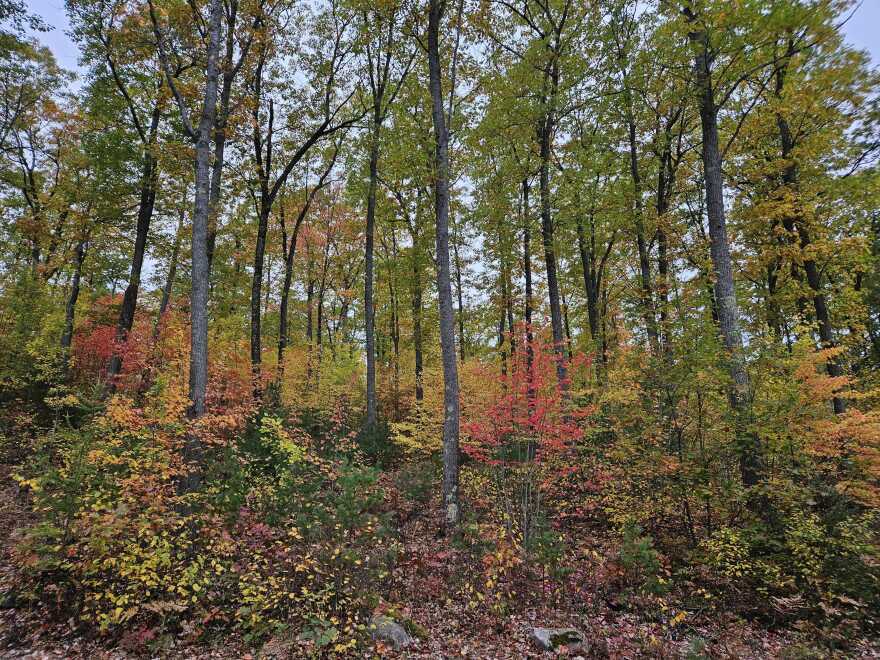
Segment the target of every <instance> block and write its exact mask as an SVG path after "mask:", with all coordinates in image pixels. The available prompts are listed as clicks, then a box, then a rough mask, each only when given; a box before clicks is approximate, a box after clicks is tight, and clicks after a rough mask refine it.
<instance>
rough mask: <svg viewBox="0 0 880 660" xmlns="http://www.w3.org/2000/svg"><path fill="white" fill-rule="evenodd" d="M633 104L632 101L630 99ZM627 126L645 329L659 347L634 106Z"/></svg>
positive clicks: (649, 337)
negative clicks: (633, 114) (633, 112)
mask: <svg viewBox="0 0 880 660" xmlns="http://www.w3.org/2000/svg"><path fill="white" fill-rule="evenodd" d="M629 103H630V104H631V103H632V101H631V100H630V101H629ZM627 128H628V137H629V169H630V175H631V176H632V181H633V216H634V218H633V219H634V222H635V227H636V246H637V247H638V251H639V276H640V280H641V287H642V316H643V318H644V320H645V331H646V332H647V334H648V345H649V347H650V348H651V349H652V350H654V351H656V349H657V344H658V342H657V319H656V317H655V316H654V291H653V287H652V285H651V261H650V256H649V254H648V241H647V239H646V237H645V218H644V209H643V204H642V175H641V172H640V171H639V154H638V144H637V142H636V122H635V119H634V118H633V116H632V107H631V106H628V107H627Z"/></svg>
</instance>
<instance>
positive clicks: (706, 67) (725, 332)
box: [690, 32, 761, 487]
mask: <svg viewBox="0 0 880 660" xmlns="http://www.w3.org/2000/svg"><path fill="white" fill-rule="evenodd" d="M690 37H691V39H692V40H693V41H694V42H695V44H696V45H697V46H698V47H699V52H698V54H697V56H696V60H695V70H696V84H697V92H698V94H699V106H700V125H701V128H702V137H703V150H702V158H703V170H704V177H705V185H706V214H707V216H708V219H709V238H710V252H711V256H712V266H713V270H714V275H715V305H716V307H717V312H718V325H719V327H720V329H721V336H722V339H723V341H724V347H725V349H726V350H727V353H728V356H727V359H728V369H729V371H730V376H731V379H732V380H733V387H732V388H731V389H730V403H731V408H732V409H733V411H734V414H735V415H736V418H737V442H738V444H739V450H740V473H741V476H742V481H743V484H744V485H745V486H747V487H750V486H754V485H755V484H756V483H757V482H758V479H759V476H760V470H761V447H760V440H759V439H758V437H757V436H756V435H755V434H753V433H751V432H748V431H747V430H746V429H745V428H744V427H745V425H746V424H747V422H748V419H747V418H748V414H749V409H750V401H749V398H750V393H749V388H750V381H749V374H748V371H747V370H746V364H745V356H744V354H743V338H742V332H741V331H740V326H739V308H738V306H737V302H736V289H735V287H734V280H733V262H732V260H731V257H730V244H729V241H728V238H727V222H726V219H725V214H724V180H723V174H722V169H721V167H722V163H721V148H720V145H719V139H718V107H717V106H716V105H715V91H714V88H713V86H712V70H711V60H710V59H709V54H708V43H707V38H706V36H705V34H704V33H701V32H693V33H691V35H690Z"/></svg>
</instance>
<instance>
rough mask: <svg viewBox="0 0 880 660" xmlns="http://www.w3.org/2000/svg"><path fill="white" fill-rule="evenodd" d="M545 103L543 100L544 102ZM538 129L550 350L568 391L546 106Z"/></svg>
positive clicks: (550, 118) (549, 114) (550, 128)
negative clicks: (551, 337) (551, 207)
mask: <svg viewBox="0 0 880 660" xmlns="http://www.w3.org/2000/svg"><path fill="white" fill-rule="evenodd" d="M545 103H546V101H545ZM545 113H546V114H545V116H544V117H543V118H542V120H541V123H540V126H539V128H538V138H539V143H540V145H539V146H540V156H541V170H540V177H539V180H540V193H541V239H542V242H543V246H544V262H545V264H546V268H547V293H548V297H549V298H550V324H551V326H552V328H553V350H554V352H555V353H556V379H557V381H558V383H559V387H560V389H561V390H562V391H563V392H567V391H568V378H567V374H566V371H567V368H566V363H565V337H564V336H563V328H562V307H561V306H560V304H559V281H558V278H557V273H556V247H555V246H554V244H553V218H552V216H551V209H550V156H551V154H550V140H551V139H552V132H553V112H552V110H551V109H545Z"/></svg>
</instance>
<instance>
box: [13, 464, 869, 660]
mask: <svg viewBox="0 0 880 660" xmlns="http://www.w3.org/2000/svg"><path fill="white" fill-rule="evenodd" d="M11 472H12V467H11V466H8V465H0V543H2V547H0V552H2V557H0V594H7V593H10V592H11V590H12V589H13V588H14V582H15V579H16V575H17V574H18V570H17V567H16V566H15V564H14V560H13V548H14V544H15V542H16V532H17V531H18V530H21V529H22V528H23V527H25V526H26V525H27V524H28V523H29V521H31V520H32V515H31V513H30V510H29V508H28V502H27V499H26V498H25V497H24V496H23V495H22V494H21V493H20V492H19V489H18V485H17V484H16V483H15V482H14V481H13V480H12V479H11V478H10V474H11ZM387 485H388V487H389V489H390V490H391V491H392V494H393V496H392V497H391V498H389V499H388V500H387V502H386V504H387V506H388V507H389V513H391V514H392V519H394V520H395V521H396V523H397V524H398V528H397V532H398V534H399V539H400V541H401V543H402V545H403V552H402V554H401V557H402V560H401V561H400V562H399V563H398V565H397V566H396V568H395V570H394V576H393V579H392V581H391V588H390V590H389V593H388V595H387V597H388V600H389V601H390V602H393V603H395V606H394V607H395V610H394V611H395V614H396V616H398V617H404V618H405V619H407V620H409V621H411V622H415V623H416V624H417V626H418V629H419V631H420V635H418V636H417V637H416V639H415V642H414V643H413V644H412V645H410V646H409V647H408V648H406V649H405V650H403V651H399V652H395V651H394V650H392V649H391V648H389V647H387V646H385V645H383V644H382V643H381V642H376V643H375V645H373V646H372V647H369V648H366V649H361V650H359V651H358V652H357V653H356V654H355V655H354V656H353V657H368V658H375V657H389V658H486V659H495V658H497V659H501V658H551V657H572V658H576V657H583V658H641V657H653V658H707V657H712V658H821V657H830V656H829V654H828V653H827V652H822V651H819V650H817V649H815V648H814V647H811V645H809V644H808V643H806V642H804V641H803V636H802V635H800V634H799V633H797V632H796V631H785V630H778V631H771V630H769V629H767V628H766V627H762V626H761V625H759V624H756V623H749V622H747V621H744V620H743V619H741V618H738V617H735V616H732V615H731V616H724V615H719V614H718V612H717V611H715V612H713V613H711V614H701V613H699V612H697V613H693V614H691V613H689V616H688V618H687V621H686V622H684V621H682V622H676V621H675V620H673V621H670V619H671V618H674V617H672V616H671V615H670V614H669V612H667V613H665V614H664V613H663V612H660V611H657V610H652V608H650V607H649V608H645V609H639V608H638V607H633V606H632V605H630V606H621V605H620V603H618V602H617V601H616V600H615V598H614V596H613V594H610V595H609V594H608V593H607V592H606V593H603V594H602V595H601V596H600V597H597V598H593V599H584V598H583V596H582V594H581V595H580V597H579V598H577V599H574V598H560V597H559V596H558V594H557V596H556V597H553V598H551V597H546V596H545V595H542V594H541V591H542V585H541V584H540V583H537V584H535V583H532V584H528V585H522V584H520V585H515V589H514V591H515V593H516V594H517V595H516V596H515V602H510V603H508V604H507V605H506V606H505V607H504V608H503V611H498V610H496V611H494V612H490V611H489V608H487V607H473V606H472V604H469V603H468V602H466V599H463V598H461V597H460V595H459V597H458V598H456V597H454V595H455V594H453V593H451V592H450V590H449V585H450V584H451V583H452V582H454V581H455V580H453V579H452V576H460V575H468V574H472V575H479V573H480V570H481V567H480V566H479V562H476V564H477V565H476V566H475V565H474V564H475V560H474V558H473V555H471V554H469V553H467V552H465V551H462V550H460V549H456V548H455V547H453V546H452V545H450V544H449V543H448V542H447V541H446V540H444V539H442V538H438V535H437V531H436V530H437V529H438V521H437V520H436V519H435V517H434V512H435V511H436V507H432V506H430V505H422V506H419V505H414V504H413V503H410V502H405V501H403V500H402V499H401V498H400V496H399V493H396V492H394V490H395V489H394V486H393V480H392V479H391V478H390V477H389V478H387ZM429 504H430V503H429ZM591 545H592V546H593V548H595V551H598V552H602V550H603V547H604V541H603V540H602V539H597V538H594V539H593V540H592V541H591ZM575 577H577V576H575ZM592 579H593V578H591V577H590V576H586V575H585V576H583V583H584V587H585V589H586V590H590V589H591V588H592V587H591V580H592ZM459 581H460V580H459ZM598 591H601V589H599V590H597V593H598ZM15 605H16V603H15V602H9V599H8V598H7V599H6V600H0V658H30V659H34V660H38V659H40V660H42V659H50V658H51V659H56V658H57V659H62V658H64V659H67V658H70V659H78V658H89V659H90V660H111V659H119V658H136V657H145V656H144V655H143V654H132V653H130V652H127V651H125V650H123V649H122V648H119V647H118V646H117V645H116V644H115V643H112V642H110V640H106V639H102V638H100V637H94V636H87V635H84V634H82V633H81V632H79V631H78V630H77V626H76V625H75V621H74V620H73V619H71V620H69V621H58V620H56V619H53V618H52V617H50V616H49V615H48V613H47V612H43V611H40V610H38V609H34V608H32V607H25V608H17V607H16V606H15ZM535 626H541V627H551V628H555V627H575V628H577V629H579V630H581V631H583V632H584V633H585V636H586V639H587V640H588V643H589V650H583V649H582V650H571V651H567V650H565V649H564V648H563V649H562V650H561V652H560V651H556V652H549V651H541V650H540V649H539V648H538V647H536V646H535V644H534V643H533V642H532V641H531V639H530V631H531V629H532V628H533V627H535ZM310 655H312V654H310V653H307V650H306V649H302V648H298V647H297V642H296V641H295V639H293V638H291V637H288V638H286V639H274V638H273V639H270V640H269V641H268V642H267V643H265V644H264V645H262V646H254V645H250V644H247V643H246V642H245V641H244V640H243V639H242V638H241V637H240V636H239V635H237V634H235V633H230V634H228V635H220V636H216V637H214V638H212V639H210V640H208V641H205V640H200V641H197V642H191V641H188V640H186V639H183V638H181V639H175V640H170V641H169V642H168V644H167V645H166V647H165V648H164V649H163V650H162V651H159V652H156V653H151V654H149V655H148V656H146V657H168V658H241V659H243V660H258V659H260V658H267V659H268V658H282V657H286V658H300V657H307V656H310ZM836 657H861V658H880V643H878V642H876V641H874V642H872V641H869V640H865V641H864V642H862V643H860V644H857V645H856V646H855V648H854V649H851V650H850V651H849V652H848V653H846V654H841V655H839V656H836Z"/></svg>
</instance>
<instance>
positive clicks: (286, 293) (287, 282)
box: [278, 223, 300, 377]
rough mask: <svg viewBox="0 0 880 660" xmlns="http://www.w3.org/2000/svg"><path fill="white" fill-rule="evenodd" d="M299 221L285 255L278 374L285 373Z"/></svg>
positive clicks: (279, 313) (280, 309) (280, 312)
mask: <svg viewBox="0 0 880 660" xmlns="http://www.w3.org/2000/svg"><path fill="white" fill-rule="evenodd" d="M299 227H300V225H299V223H297V224H296V226H295V227H294V229H293V234H292V236H291V238H290V245H289V246H288V247H287V250H286V253H285V255H284V280H283V284H282V285H281V304H280V306H279V309H278V374H279V377H280V376H281V375H283V373H284V350H285V349H286V348H287V345H288V343H289V337H288V323H289V321H288V318H287V315H288V307H289V305H290V287H291V285H292V284H293V261H294V257H295V256H296V240H297V237H298V235H299Z"/></svg>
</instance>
